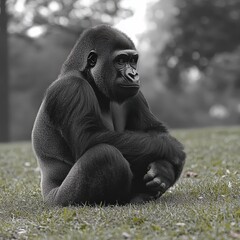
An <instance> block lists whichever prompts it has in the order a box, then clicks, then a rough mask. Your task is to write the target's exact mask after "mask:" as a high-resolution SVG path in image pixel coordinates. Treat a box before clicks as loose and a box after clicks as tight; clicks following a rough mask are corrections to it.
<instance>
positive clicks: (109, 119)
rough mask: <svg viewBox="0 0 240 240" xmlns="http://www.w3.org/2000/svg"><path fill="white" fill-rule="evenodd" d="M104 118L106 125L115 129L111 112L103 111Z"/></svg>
mask: <svg viewBox="0 0 240 240" xmlns="http://www.w3.org/2000/svg"><path fill="white" fill-rule="evenodd" d="M102 120H103V124H104V125H105V127H106V128H107V129H109V130H111V131H114V125H113V120H112V114H111V112H110V111H109V112H102Z"/></svg>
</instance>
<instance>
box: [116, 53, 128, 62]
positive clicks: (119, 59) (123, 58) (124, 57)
mask: <svg viewBox="0 0 240 240" xmlns="http://www.w3.org/2000/svg"><path fill="white" fill-rule="evenodd" d="M127 61H128V56H127V55H124V54H121V55H119V56H118V57H117V59H116V62H117V63H118V64H124V63H126V62H127Z"/></svg>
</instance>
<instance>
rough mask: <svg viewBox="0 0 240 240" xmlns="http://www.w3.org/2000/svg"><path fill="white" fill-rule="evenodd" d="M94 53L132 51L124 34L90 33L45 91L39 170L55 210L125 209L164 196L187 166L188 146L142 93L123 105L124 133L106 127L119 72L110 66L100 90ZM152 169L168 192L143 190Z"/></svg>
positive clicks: (36, 140) (36, 134)
mask: <svg viewBox="0 0 240 240" xmlns="http://www.w3.org/2000/svg"><path fill="white" fill-rule="evenodd" d="M93 49H94V50H95V51H96V52H97V53H98V54H99V55H98V57H99V58H98V60H97V61H101V60H99V59H103V58H105V59H106V58H108V57H107V56H111V54H112V52H113V51H115V50H119V49H135V46H134V44H133V43H132V41H131V40H130V39H129V38H128V37H127V36H126V35H124V34H123V33H121V32H119V31H117V30H115V29H113V28H110V27H108V26H100V27H97V28H93V29H90V30H88V31H86V32H85V33H83V35H82V36H81V37H80V39H79V41H78V42H77V44H76V45H75V47H74V48H73V50H72V52H71V53H70V55H69V57H68V59H67V60H66V62H65V63H64V65H63V68H62V71H61V74H60V76H59V78H58V79H57V80H56V81H55V82H53V84H52V85H51V86H50V87H49V88H48V90H47V92H46V95H45V98H44V100H43V103H42V105H41V108H40V110H39V113H38V116H37V118H36V121H35V124H34V128H33V133H32V140H33V148H34V151H35V154H36V156H37V159H38V161H39V165H40V168H41V174H42V178H41V179H42V183H41V184H42V193H43V196H44V199H45V201H47V202H48V203H49V204H52V205H68V204H76V203H77V204H80V203H85V202H89V203H93V202H96V203H99V202H101V201H102V202H106V203H113V202H117V201H118V202H128V201H131V199H136V198H134V196H136V195H138V194H139V193H144V194H148V196H152V195H155V194H156V193H157V192H159V191H161V192H162V193H163V192H164V191H166V190H167V188H169V187H170V186H172V185H173V184H174V183H175V182H176V180H177V179H178V178H179V176H180V174H181V171H182V168H183V165H184V160H185V153H184V152H183V146H182V145H181V144H180V143H179V142H178V141H177V140H176V139H174V138H173V137H172V136H170V134H169V132H168V130H167V128H166V127H165V126H164V125H163V124H162V123H161V122H159V121H158V120H157V119H156V117H155V116H154V115H153V114H152V113H151V112H150V110H149V107H148V104H147V102H146V100H145V98H144V96H143V95H142V93H141V92H140V91H139V92H138V93H137V94H136V95H135V96H134V97H130V98H127V99H124V102H123V103H121V105H120V107H121V108H122V109H123V112H124V114H125V115H124V117H123V122H125V126H124V130H123V131H114V130H111V129H109V128H108V127H106V124H104V119H103V115H102V113H104V112H109V111H110V104H111V101H112V100H111V96H107V95H105V94H104V91H105V90H104V91H102V89H101V86H102V85H104V84H105V85H106V86H105V87H106V89H107V88H109V85H110V83H109V82H107V81H110V80H112V79H113V74H114V68H113V67H111V66H112V63H110V62H109V70H108V69H107V68H106V69H105V71H106V72H107V74H109V77H108V78H107V79H105V78H104V80H101V81H104V83H103V82H101V81H100V83H99V84H98V85H96V83H95V80H96V76H95V78H94V76H92V75H91V69H86V66H87V60H86V59H87V57H88V53H89V52H90V51H91V50H93ZM103 52H105V53H103ZM103 54H105V55H103ZM115 71H116V70H115ZM99 79H100V77H99ZM99 79H98V80H99ZM111 84H112V85H111V88H116V86H115V85H114V83H111ZM111 90H112V89H111ZM106 91H107V90H106ZM113 100H114V99H113ZM117 118H119V116H117V117H116V119H117ZM161 162H162V164H161ZM151 163H153V164H154V163H156V164H155V165H149V164H151ZM151 166H152V168H153V170H154V171H155V172H156V177H159V178H162V179H165V180H164V181H165V182H166V184H165V185H167V187H166V189H164V190H161V187H160V186H159V188H158V187H155V188H152V189H151V188H148V187H146V184H145V183H144V174H146V173H147V171H148V167H150V169H151ZM168 173H169V174H168ZM149 199H150V198H149ZM138 200H139V198H138ZM138 200H137V201H138Z"/></svg>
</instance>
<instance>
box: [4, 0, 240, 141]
mask: <svg viewBox="0 0 240 240" xmlns="http://www.w3.org/2000/svg"><path fill="white" fill-rule="evenodd" d="M101 23H106V24H110V25H112V26H115V27H116V28H118V29H120V30H121V31H123V32H125V33H126V34H128V35H129V36H130V37H131V38H132V40H133V41H134V42H135V44H136V46H137V48H138V50H139V52H140V65H139V71H140V76H141V84H142V91H143V92H144V94H145V96H146V98H147V99H148V101H149V104H150V106H151V109H152V111H153V112H154V114H156V115H157V117H158V118H159V119H160V120H162V121H163V122H165V123H166V124H167V125H168V126H169V127H171V128H190V127H191V128H192V127H205V126H218V125H238V124H239V123H240V0H145V1H144V0H141V1H140V0H58V1H57V0H55V1H51V0H1V10H0V30H1V31H0V141H1V142H4V141H19V140H29V139H30V137H31V129H32V126H33V122H34V119H35V117H36V114H37V111H38V108H39V106H40V104H41V101H42V99H43V96H44V92H45V90H46V88H47V87H48V86H49V84H51V82H53V81H54V80H55V79H56V78H57V76H58V74H59V71H60V68H61V65H62V63H63V62H64V60H65V59H66V57H67V55H68V54H69V52H70V50H71V48H72V47H73V45H74V43H75V41H76V40H77V38H78V37H79V35H80V34H81V32H82V31H83V30H84V29H86V28H88V27H92V26H95V25H98V24H101Z"/></svg>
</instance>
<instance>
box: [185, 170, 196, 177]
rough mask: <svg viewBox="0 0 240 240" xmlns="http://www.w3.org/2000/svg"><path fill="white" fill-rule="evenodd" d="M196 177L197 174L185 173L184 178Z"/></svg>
mask: <svg viewBox="0 0 240 240" xmlns="http://www.w3.org/2000/svg"><path fill="white" fill-rule="evenodd" d="M197 176H198V174H197V173H196V172H192V171H187V172H186V173H185V177H187V178H195V177H197Z"/></svg>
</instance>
